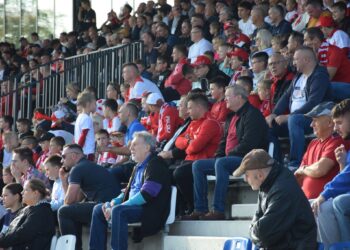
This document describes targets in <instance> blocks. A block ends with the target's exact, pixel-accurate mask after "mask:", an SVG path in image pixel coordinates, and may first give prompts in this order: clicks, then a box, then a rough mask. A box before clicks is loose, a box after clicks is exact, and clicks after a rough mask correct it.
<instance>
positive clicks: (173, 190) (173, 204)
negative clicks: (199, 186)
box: [165, 186, 177, 225]
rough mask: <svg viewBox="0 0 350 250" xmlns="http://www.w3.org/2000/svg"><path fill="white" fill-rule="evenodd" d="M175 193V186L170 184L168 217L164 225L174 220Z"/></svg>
mask: <svg viewBox="0 0 350 250" xmlns="http://www.w3.org/2000/svg"><path fill="white" fill-rule="evenodd" d="M176 195H177V189H176V187H175V186H171V198H170V210H169V215H168V219H167V220H166V222H165V224H166V225H170V224H173V223H174V221H175V210H176Z"/></svg>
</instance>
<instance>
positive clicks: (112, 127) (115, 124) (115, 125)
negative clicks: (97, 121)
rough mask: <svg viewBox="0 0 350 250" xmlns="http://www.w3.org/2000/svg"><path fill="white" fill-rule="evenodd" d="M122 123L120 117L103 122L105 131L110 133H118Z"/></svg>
mask: <svg viewBox="0 0 350 250" xmlns="http://www.w3.org/2000/svg"><path fill="white" fill-rule="evenodd" d="M120 125H121V122H120V119H119V117H118V116H115V117H113V119H112V120H111V121H110V120H109V119H104V120H103V129H105V130H107V131H108V133H109V134H110V133H112V132H118V130H119V128H120Z"/></svg>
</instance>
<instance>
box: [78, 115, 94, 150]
mask: <svg viewBox="0 0 350 250" xmlns="http://www.w3.org/2000/svg"><path fill="white" fill-rule="evenodd" d="M84 129H88V130H89V131H88V133H87V136H86V138H85V144H84V147H83V151H84V154H85V155H89V154H94V153H95V138H94V134H95V133H94V123H93V121H92V119H91V117H90V116H89V115H88V114H85V113H81V114H79V115H78V118H77V120H76V122H75V125H74V142H75V143H78V141H79V138H80V135H81V133H82V131H83V130H84Z"/></svg>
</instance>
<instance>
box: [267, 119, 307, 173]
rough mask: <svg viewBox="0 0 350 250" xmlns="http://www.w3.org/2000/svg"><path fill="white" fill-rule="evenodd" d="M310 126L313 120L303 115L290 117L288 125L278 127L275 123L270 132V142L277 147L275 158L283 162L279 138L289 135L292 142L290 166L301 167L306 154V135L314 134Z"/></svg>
mask: <svg viewBox="0 0 350 250" xmlns="http://www.w3.org/2000/svg"><path fill="white" fill-rule="evenodd" d="M310 124H311V118H308V117H306V116H304V115H303V114H291V115H289V117H288V123H287V124H282V125H278V124H276V123H275V122H274V125H273V128H272V129H270V130H269V137H270V141H271V142H272V143H274V146H275V153H274V158H275V159H277V160H279V161H281V160H282V155H281V150H280V145H279V142H278V137H279V136H286V135H287V134H288V135H289V141H290V153H289V159H290V163H289V164H290V166H293V167H299V165H300V163H301V160H302V158H303V154H304V147H305V134H310V133H311V132H312V128H311V127H310Z"/></svg>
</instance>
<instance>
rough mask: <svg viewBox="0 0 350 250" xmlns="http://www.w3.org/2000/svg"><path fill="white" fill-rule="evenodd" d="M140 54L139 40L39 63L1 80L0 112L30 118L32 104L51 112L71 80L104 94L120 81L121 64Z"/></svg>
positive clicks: (141, 45) (101, 94)
mask: <svg viewBox="0 0 350 250" xmlns="http://www.w3.org/2000/svg"><path fill="white" fill-rule="evenodd" d="M143 56H144V53H143V43H142V42H141V41H139V42H134V43H131V44H124V45H118V46H115V47H112V48H106V49H101V50H98V51H94V52H90V53H89V54H83V55H76V56H72V57H69V58H65V59H57V60H54V61H52V62H50V63H47V64H42V65H38V66H37V67H35V68H33V69H31V70H30V72H26V73H25V74H22V75H21V76H20V77H18V76H17V77H13V78H10V79H8V80H5V81H2V83H1V94H0V115H12V116H13V118H14V119H15V120H17V118H19V117H21V118H22V117H23V118H24V117H27V118H31V117H32V116H33V110H34V108H35V107H40V108H43V109H44V111H45V113H46V114H48V115H50V114H51V108H52V107H53V106H54V105H56V104H57V103H58V101H59V99H60V98H61V97H64V96H65V86H66V85H67V84H68V83H70V82H75V83H77V84H78V85H79V86H80V89H84V88H86V87H87V86H93V87H95V88H96V89H97V91H98V93H97V95H98V96H99V97H104V96H105V95H106V88H107V85H108V84H109V83H110V82H115V83H118V84H120V83H121V82H122V66H123V64H125V63H128V62H133V61H135V60H136V59H143ZM45 70H46V71H45ZM42 73H43V74H42Z"/></svg>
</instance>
